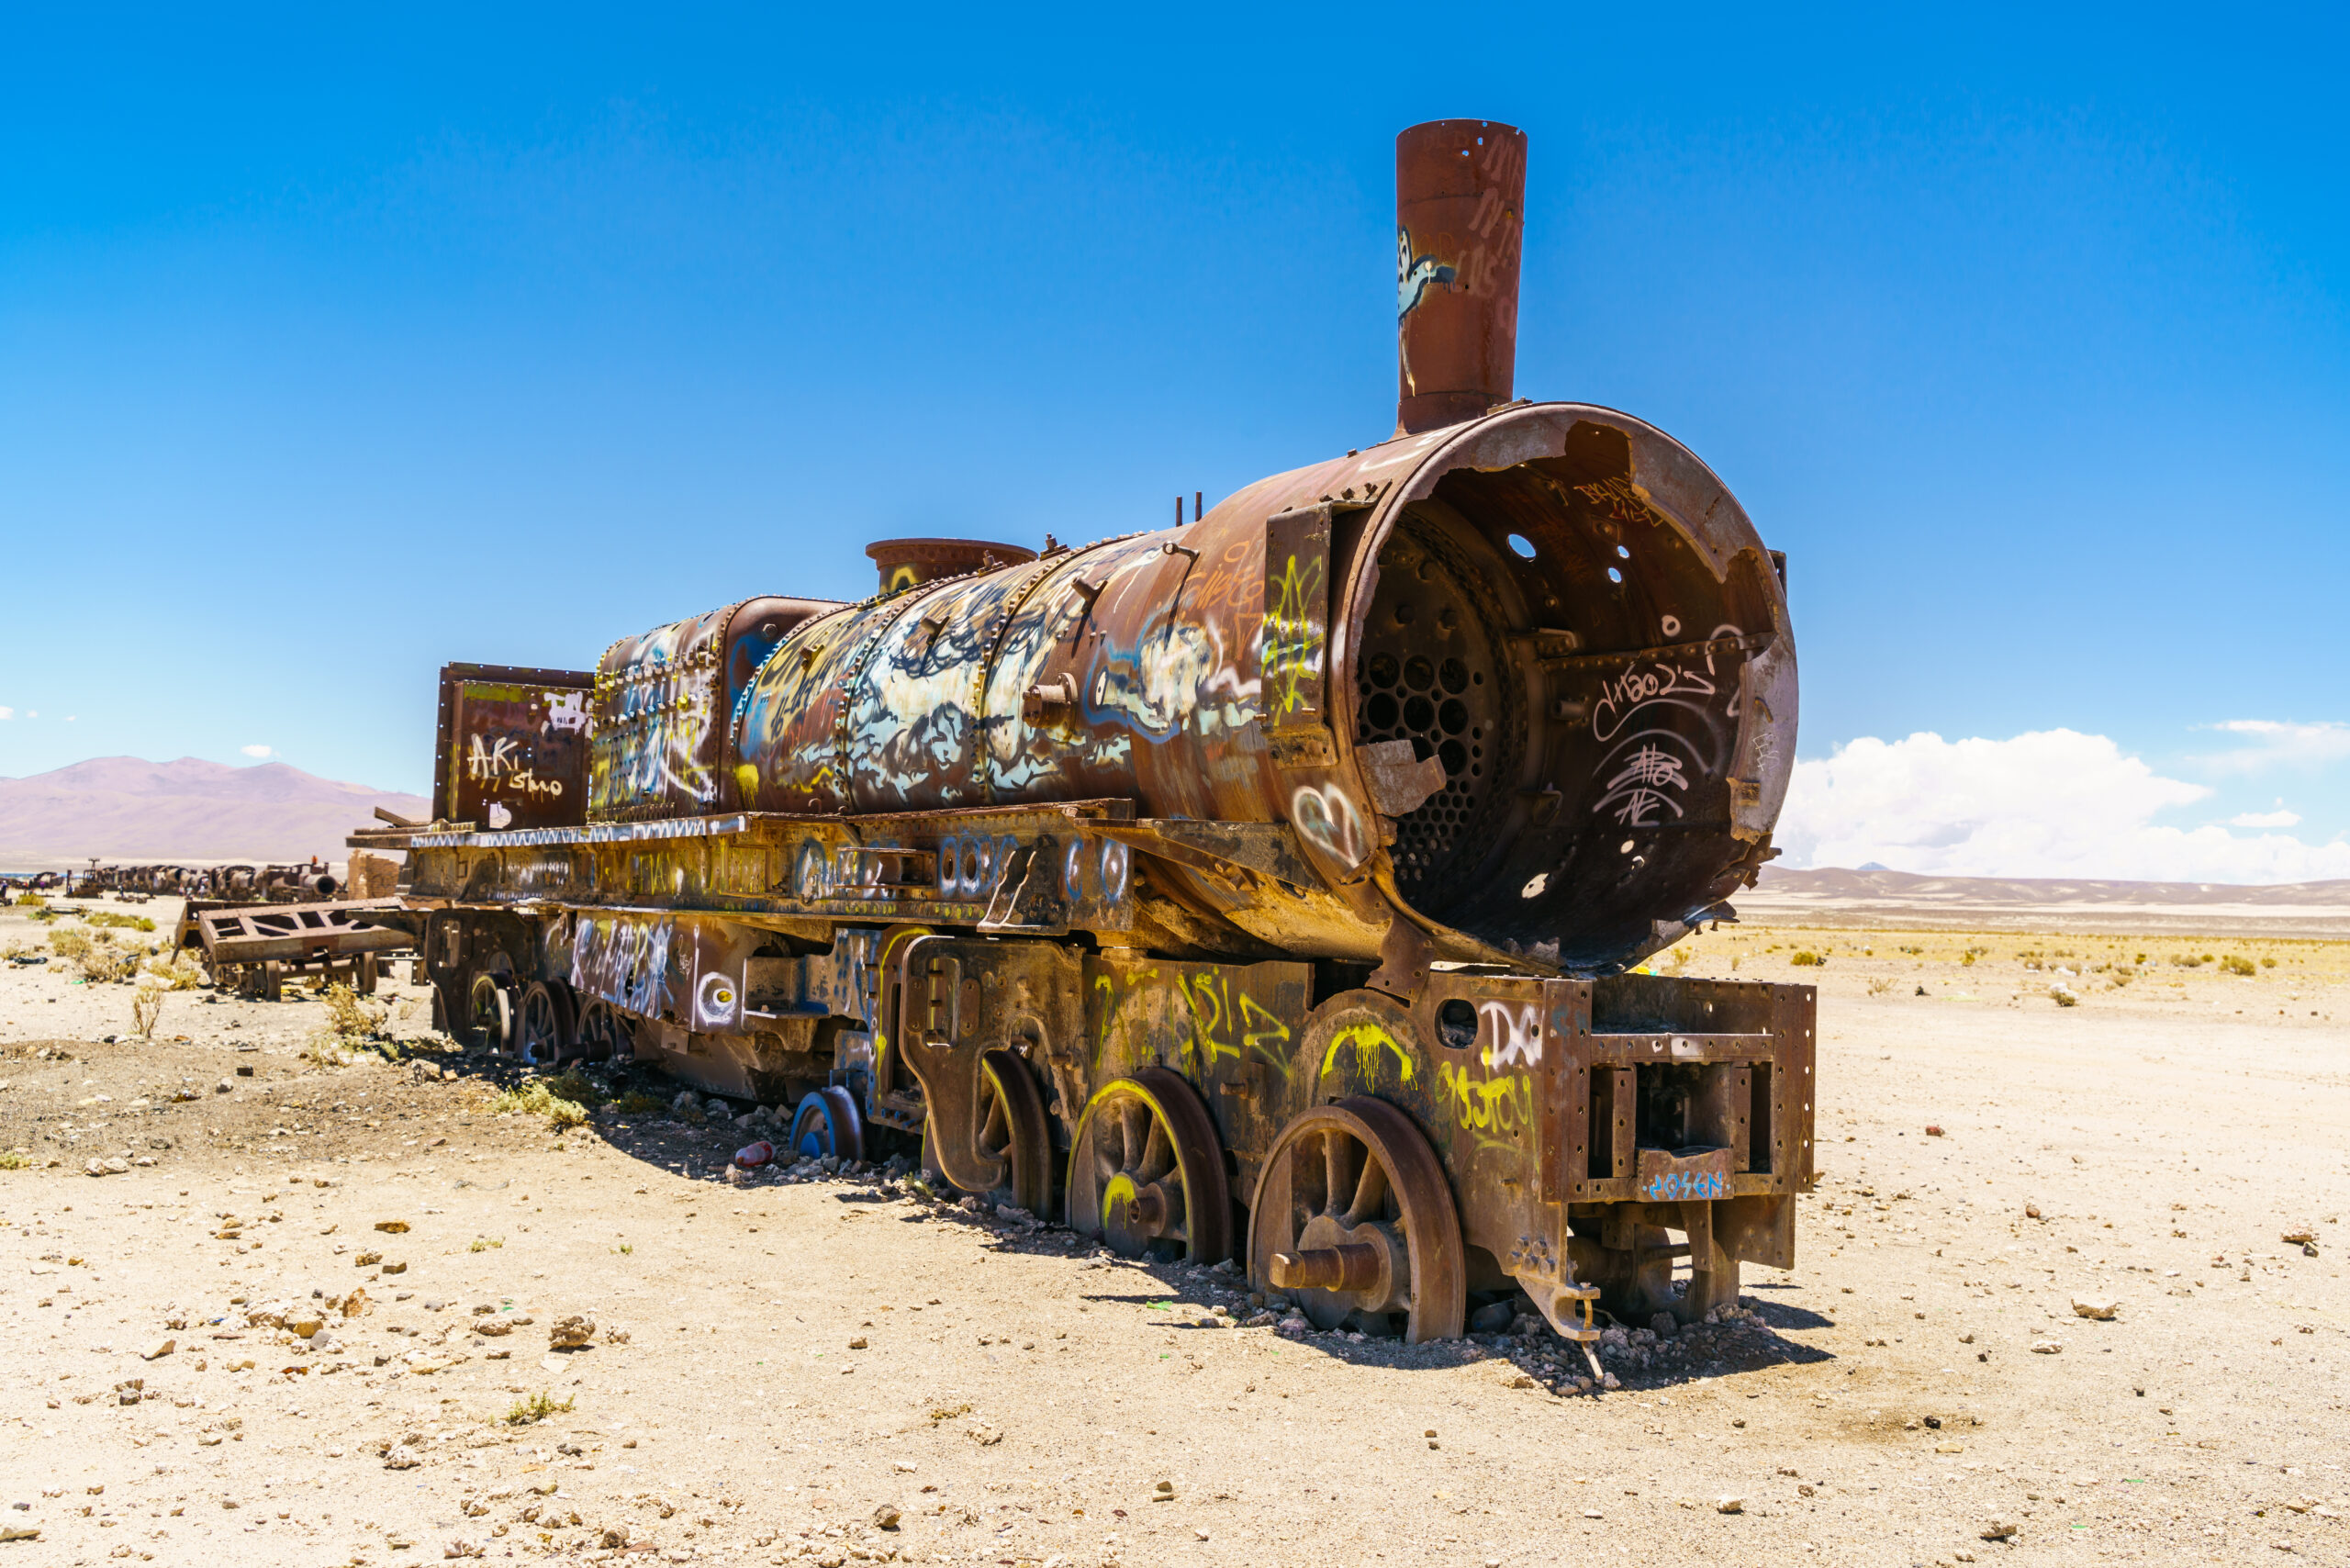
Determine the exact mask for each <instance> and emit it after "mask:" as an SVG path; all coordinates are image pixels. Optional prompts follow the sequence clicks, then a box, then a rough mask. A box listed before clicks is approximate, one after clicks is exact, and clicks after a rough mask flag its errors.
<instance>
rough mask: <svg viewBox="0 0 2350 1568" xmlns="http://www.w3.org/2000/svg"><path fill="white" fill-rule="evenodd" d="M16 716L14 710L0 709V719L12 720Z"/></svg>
mask: <svg viewBox="0 0 2350 1568" xmlns="http://www.w3.org/2000/svg"><path fill="white" fill-rule="evenodd" d="M16 716H17V711H16V710H15V709H14V708H0V719H13V718H15V717H16Z"/></svg>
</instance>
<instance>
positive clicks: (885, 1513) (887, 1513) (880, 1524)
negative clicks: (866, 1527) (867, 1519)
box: [873, 1503, 903, 1529]
mask: <svg viewBox="0 0 2350 1568" xmlns="http://www.w3.org/2000/svg"><path fill="white" fill-rule="evenodd" d="M902 1517H903V1516H902V1515H901V1513H900V1511H899V1508H898V1505H897V1504H895V1503H884V1504H882V1505H881V1506H879V1507H878V1508H876V1509H874V1510H873V1528H874V1529H897V1528H898V1520H899V1519H900V1518H902Z"/></svg>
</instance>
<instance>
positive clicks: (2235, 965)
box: [2220, 953, 2260, 980]
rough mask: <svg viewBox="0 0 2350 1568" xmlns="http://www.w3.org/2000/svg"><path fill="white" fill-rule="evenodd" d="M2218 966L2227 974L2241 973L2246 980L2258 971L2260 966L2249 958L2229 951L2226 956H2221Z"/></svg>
mask: <svg viewBox="0 0 2350 1568" xmlns="http://www.w3.org/2000/svg"><path fill="white" fill-rule="evenodd" d="M2220 968H2221V969H2222V970H2223V971H2225V972H2226V973H2228V974H2232V975H2242V976H2244V978H2245V979H2246V980H2249V979H2251V978H2252V977H2253V976H2254V975H2256V974H2258V973H2259V972H2260V967H2259V966H2258V965H2257V964H2255V963H2254V962H2253V961H2252V960H2251V959H2250V958H2242V957H2239V956H2238V955H2236V954H2234V953H2231V954H2229V955H2228V956H2227V957H2226V958H2221V960H2220Z"/></svg>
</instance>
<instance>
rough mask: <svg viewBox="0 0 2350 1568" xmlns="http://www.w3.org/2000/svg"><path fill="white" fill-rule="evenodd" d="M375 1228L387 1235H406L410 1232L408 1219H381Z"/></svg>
mask: <svg viewBox="0 0 2350 1568" xmlns="http://www.w3.org/2000/svg"><path fill="white" fill-rule="evenodd" d="M375 1228H376V1229H377V1230H380V1231H382V1232H384V1234H386V1236H406V1235H407V1234H408V1221H406V1220H404V1219H379V1220H377V1221H376V1222H375Z"/></svg>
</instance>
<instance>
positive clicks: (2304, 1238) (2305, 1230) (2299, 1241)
mask: <svg viewBox="0 0 2350 1568" xmlns="http://www.w3.org/2000/svg"><path fill="white" fill-rule="evenodd" d="M2316 1239H2317V1231H2316V1230H2315V1228H2313V1227H2312V1226H2306V1225H2293V1226H2286V1227H2285V1229H2284V1230H2283V1231H2282V1232H2281V1233H2279V1234H2278V1236H2277V1240H2279V1241H2282V1242H2285V1243H2287V1244H2288V1246H2293V1247H2306V1246H2308V1245H2309V1244H2310V1243H2311V1242H2312V1241H2315V1240H2316Z"/></svg>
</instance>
